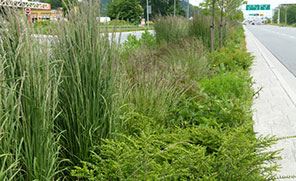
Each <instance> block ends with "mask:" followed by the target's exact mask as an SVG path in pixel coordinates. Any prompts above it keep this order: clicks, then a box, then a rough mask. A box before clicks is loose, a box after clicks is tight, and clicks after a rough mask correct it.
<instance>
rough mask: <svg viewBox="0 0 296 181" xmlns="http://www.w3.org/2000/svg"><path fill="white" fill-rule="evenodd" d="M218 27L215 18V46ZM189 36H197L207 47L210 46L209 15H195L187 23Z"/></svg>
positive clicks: (216, 44)
mask: <svg viewBox="0 0 296 181" xmlns="http://www.w3.org/2000/svg"><path fill="white" fill-rule="evenodd" d="M218 27H219V22H218V21H217V20H215V40H216V41H215V47H217V46H218V38H219V35H218ZM189 34H190V36H193V37H196V38H199V39H200V40H202V41H203V42H204V45H205V46H207V47H210V46H211V17H210V16H205V15H201V14H199V15H196V16H195V17H194V18H193V19H192V21H191V22H190V24H189Z"/></svg>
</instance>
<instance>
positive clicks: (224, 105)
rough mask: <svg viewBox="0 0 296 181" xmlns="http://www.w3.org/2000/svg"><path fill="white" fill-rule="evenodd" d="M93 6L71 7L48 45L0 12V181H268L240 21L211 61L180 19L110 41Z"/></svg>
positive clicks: (269, 158)
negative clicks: (123, 39)
mask: <svg viewBox="0 0 296 181" xmlns="http://www.w3.org/2000/svg"><path fill="white" fill-rule="evenodd" d="M97 5H98V4H97V3H94V2H91V1H90V2H83V3H81V4H80V6H79V8H78V9H77V8H76V9H75V8H73V10H70V11H69V12H68V14H67V16H69V17H68V21H65V22H60V23H58V24H57V25H56V26H57V29H56V30H55V32H54V33H55V35H56V39H54V40H53V41H39V40H36V38H35V37H34V36H32V35H33V34H35V33H36V29H34V27H32V26H31V25H30V24H27V22H26V21H24V20H25V17H22V18H23V19H22V18H20V17H18V16H16V14H14V13H13V12H11V14H8V13H10V11H7V12H6V13H5V14H4V15H2V16H1V21H0V37H1V39H0V77H1V78H0V145H1V146H0V180H246V181H250V180H251V181H252V180H254V181H257V180H274V179H275V172H274V171H275V170H276V169H277V165H276V164H275V160H276V159H277V158H278V157H277V152H273V151H270V150H269V149H268V148H269V147H270V146H271V145H272V144H273V143H274V142H275V139H273V138H256V137H255V134H254V131H253V120H252V112H251V104H252V100H253V94H254V91H253V90H252V89H251V85H252V79H251V78H250V75H249V73H248V70H249V68H250V66H251V63H252V57H251V56H250V55H249V54H248V53H247V52H246V49H245V43H244V32H243V29H242V28H241V27H240V26H239V25H235V26H234V25H233V26H232V29H230V30H229V31H228V35H227V39H226V41H225V42H224V45H225V47H224V48H222V49H220V50H217V51H215V52H212V53H209V51H208V49H209V48H208V45H207V43H206V41H204V40H203V38H202V36H203V35H202V34H191V33H190V32H192V31H191V30H190V28H192V27H193V26H192V25H190V22H188V21H187V20H186V19H184V18H179V17H175V18H174V17H167V18H161V19H160V20H159V22H157V23H156V25H155V27H156V28H155V30H156V32H155V33H156V36H153V35H151V34H150V33H148V32H146V33H144V34H143V36H142V38H141V39H140V40H137V39H136V38H135V37H132V36H131V37H129V40H128V41H127V42H126V43H124V44H123V45H117V44H115V43H114V42H112V41H111V42H110V41H109V37H108V34H107V33H108V31H106V29H105V28H102V29H101V28H100V27H99V28H98V25H97V21H96V17H97V16H98V12H97V9H99V8H98V6H97ZM174 25H177V28H176V29H175V30H174V31H172V27H173V26H174ZM205 26H206V25H205ZM21 30H23V31H21ZM168 34H169V35H170V36H169V37H168V36H167V35H168ZM172 37H174V39H172Z"/></svg>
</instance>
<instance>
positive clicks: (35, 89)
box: [0, 11, 60, 180]
mask: <svg viewBox="0 0 296 181" xmlns="http://www.w3.org/2000/svg"><path fill="white" fill-rule="evenodd" d="M0 24H1V28H0V29H1V35H0V37H1V41H0V65H1V67H0V75H1V82H0V84H1V89H0V94H1V100H0V102H1V111H0V135H1V136H0V142H1V148H0V151H1V152H0V166H1V172H0V173H1V174H0V178H1V180H53V179H54V178H56V177H55V176H56V175H57V172H58V165H59V162H60V161H59V159H58V154H59V146H58V144H57V142H58V138H59V133H58V132H54V130H55V126H54V124H55V121H56V118H57V116H58V114H59V112H58V111H57V106H58V86H59V82H60V81H59V77H60V76H59V75H60V68H59V63H58V62H56V61H53V60H51V59H50V58H49V53H48V49H49V48H48V47H47V44H46V43H41V42H38V41H35V40H34V38H33V36H31V35H32V34H34V32H32V28H31V27H30V26H29V25H28V24H27V23H26V19H25V17H19V15H18V14H16V13H15V12H11V11H5V14H4V15H3V16H2V17H1V23H0Z"/></svg>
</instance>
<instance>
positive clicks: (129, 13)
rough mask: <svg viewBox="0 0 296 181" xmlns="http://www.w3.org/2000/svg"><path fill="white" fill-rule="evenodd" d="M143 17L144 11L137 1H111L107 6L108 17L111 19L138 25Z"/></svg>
mask: <svg viewBox="0 0 296 181" xmlns="http://www.w3.org/2000/svg"><path fill="white" fill-rule="evenodd" d="M143 15H144V9H143V8H142V6H141V4H140V1H139V0H113V1H112V2H110V3H109V5H108V16H109V17H110V18H111V19H120V20H126V21H129V22H132V23H139V22H140V20H141V17H143Z"/></svg>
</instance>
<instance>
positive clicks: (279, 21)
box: [277, 7, 281, 24]
mask: <svg viewBox="0 0 296 181" xmlns="http://www.w3.org/2000/svg"><path fill="white" fill-rule="evenodd" d="M277 23H278V24H280V23H281V7H279V10H278V20H277Z"/></svg>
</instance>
